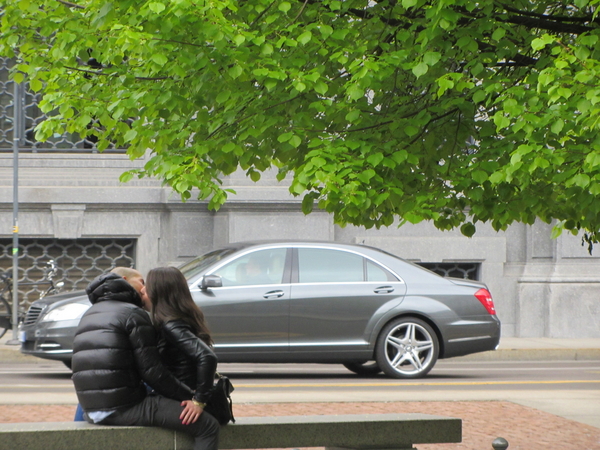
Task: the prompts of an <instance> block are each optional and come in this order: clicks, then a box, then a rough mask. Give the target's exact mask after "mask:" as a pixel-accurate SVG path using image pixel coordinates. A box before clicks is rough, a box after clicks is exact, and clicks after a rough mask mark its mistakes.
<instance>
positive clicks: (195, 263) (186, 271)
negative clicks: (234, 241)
mask: <svg viewBox="0 0 600 450" xmlns="http://www.w3.org/2000/svg"><path fill="white" fill-rule="evenodd" d="M235 251H236V250H235V249H234V248H223V249H219V250H213V251H212V252H209V253H206V254H204V255H202V256H200V257H198V258H195V259H193V260H191V261H189V262H187V263H185V264H184V265H183V266H181V267H179V270H181V273H183V276H184V277H185V278H186V279H187V280H189V279H190V278H193V277H195V276H196V275H198V274H200V273H202V272H204V271H205V270H206V269H207V268H208V267H209V266H210V265H212V264H215V263H216V262H218V261H220V260H222V259H223V258H225V257H227V256H228V255H230V254H232V253H234V252H235Z"/></svg>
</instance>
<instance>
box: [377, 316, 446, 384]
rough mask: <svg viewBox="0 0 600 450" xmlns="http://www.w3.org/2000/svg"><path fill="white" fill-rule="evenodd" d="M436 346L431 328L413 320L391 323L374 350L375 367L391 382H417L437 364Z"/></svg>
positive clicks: (436, 340)
mask: <svg viewBox="0 0 600 450" xmlns="http://www.w3.org/2000/svg"><path fill="white" fill-rule="evenodd" d="M438 353H439V343H438V339H437V335H436V334H435V331H433V328H431V327H430V326H429V325H428V324H427V323H426V322H424V321H422V320H420V319H417V318H415V317H404V318H401V319H396V320H394V321H392V322H390V323H389V324H388V325H386V326H385V328H384V329H383V330H382V331H381V334H380V335H379V339H378V340H377V346H376V351H375V355H376V359H377V364H378V365H379V367H381V369H382V370H383V371H384V372H385V374H386V375H389V376H390V377H393V378H420V377H424V376H425V375H427V373H429V371H430V370H431V369H432V368H433V366H434V365H435V363H436V362H437V358H438Z"/></svg>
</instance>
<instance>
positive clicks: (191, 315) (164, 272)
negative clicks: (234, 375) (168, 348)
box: [146, 267, 213, 345]
mask: <svg viewBox="0 0 600 450" xmlns="http://www.w3.org/2000/svg"><path fill="white" fill-rule="evenodd" d="M146 293H147V294H148V297H149V298H150V301H151V302H152V318H153V319H154V323H155V324H156V325H157V326H159V325H160V324H162V323H165V322H169V321H170V320H177V319H180V320H183V321H184V322H186V323H187V324H189V325H190V326H191V327H192V329H193V330H194V333H195V334H196V336H198V337H199V338H200V339H202V340H203V341H204V342H205V343H206V345H212V344H213V340H212V338H211V337H210V331H209V329H208V326H207V325H206V320H205V319H204V313H203V312H202V310H201V309H200V308H199V307H198V305H196V304H195V303H194V299H193V298H192V294H191V293H190V288H189V287H188V284H187V281H186V279H185V277H184V276H183V274H182V273H181V271H180V270H179V269H177V268H175V267H157V268H155V269H152V270H151V271H150V272H148V275H147V276H146Z"/></svg>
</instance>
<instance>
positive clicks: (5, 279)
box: [0, 259, 65, 338]
mask: <svg viewBox="0 0 600 450" xmlns="http://www.w3.org/2000/svg"><path fill="white" fill-rule="evenodd" d="M56 272H57V267H56V262H55V261H54V260H53V259H51V260H49V261H48V262H47V263H46V270H45V273H44V278H43V279H42V280H41V281H38V282H35V283H19V286H37V285H38V284H48V288H47V289H46V290H44V291H42V292H40V297H39V298H40V299H42V298H44V297H45V296H46V295H49V294H58V293H59V292H60V289H61V288H62V287H63V286H64V285H65V283H64V282H62V281H60V282H58V283H56V284H55V283H54V277H55V276H56ZM11 279H12V274H11V273H10V272H8V271H7V272H3V273H0V282H2V283H3V284H4V287H3V288H2V290H1V291H0V338H1V337H2V336H4V335H5V334H6V332H7V331H8V330H11V329H12V327H13V315H12V307H11V304H10V303H9V301H8V300H7V299H6V298H5V297H8V298H9V299H12V297H13V295H12V286H13V285H12V281H11ZM25 315H26V311H25V309H24V308H22V307H20V308H19V310H18V311H17V321H18V324H20V323H21V322H23V319H25Z"/></svg>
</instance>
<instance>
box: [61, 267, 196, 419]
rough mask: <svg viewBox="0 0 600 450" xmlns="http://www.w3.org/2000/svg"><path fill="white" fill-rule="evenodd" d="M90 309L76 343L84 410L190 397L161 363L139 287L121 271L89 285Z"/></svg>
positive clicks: (75, 371)
mask: <svg viewBox="0 0 600 450" xmlns="http://www.w3.org/2000/svg"><path fill="white" fill-rule="evenodd" d="M86 292H87V294H88V297H89V299H90V302H91V303H92V307H91V308H90V309H88V310H87V312H86V313H85V314H84V315H83V317H82V318H81V322H80V323H79V326H78V327H77V330H76V332H75V340H74V342H73V384H74V385H75V391H76V392H77V398H78V399H79V402H80V403H81V406H82V407H83V409H84V411H113V410H116V409H120V408H127V407H130V406H133V405H135V404H137V403H139V402H141V401H142V400H143V399H144V398H145V397H146V395H147V394H146V387H145V386H144V384H143V382H146V383H147V384H148V385H149V386H151V387H152V388H154V389H155V390H156V391H157V392H158V393H159V394H161V395H164V396H165V397H169V398H172V399H175V400H190V399H191V398H192V391H191V390H190V389H189V388H188V387H187V386H185V385H184V384H182V383H181V382H180V381H178V380H177V379H176V378H175V377H174V376H173V375H172V374H171V373H170V372H169V371H168V370H167V369H166V368H165V366H164V365H163V364H162V363H161V361H160V356H159V353H158V348H157V334H156V331H155V329H154V327H153V325H152V322H151V321H150V317H149V316H148V314H147V313H146V312H145V311H144V310H143V309H142V308H141V306H142V300H141V298H140V296H139V294H138V293H137V292H136V290H135V289H134V288H133V287H132V286H131V285H130V284H129V283H128V282H127V281H125V279H123V278H122V277H120V276H119V275H116V274H113V273H108V274H104V275H100V276H99V277H98V278H96V279H95V280H94V281H92V282H91V283H90V285H89V286H88V287H87V289H86Z"/></svg>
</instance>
